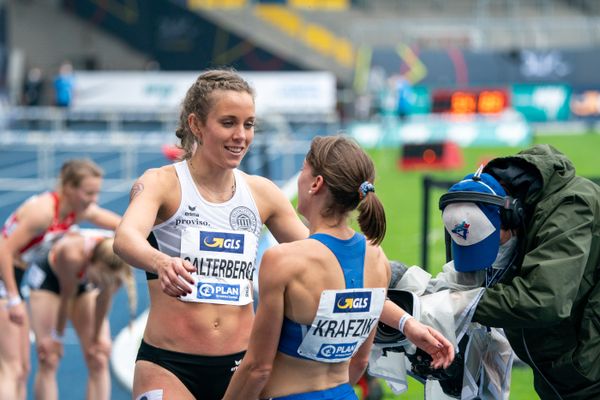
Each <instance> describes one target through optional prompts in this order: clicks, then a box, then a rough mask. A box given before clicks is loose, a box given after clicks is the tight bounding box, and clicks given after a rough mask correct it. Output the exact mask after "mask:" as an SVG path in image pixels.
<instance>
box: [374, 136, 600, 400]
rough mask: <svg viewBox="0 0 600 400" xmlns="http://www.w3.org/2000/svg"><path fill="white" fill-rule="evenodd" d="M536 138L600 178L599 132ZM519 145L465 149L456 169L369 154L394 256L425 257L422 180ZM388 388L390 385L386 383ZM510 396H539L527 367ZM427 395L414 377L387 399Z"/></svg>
mask: <svg viewBox="0 0 600 400" xmlns="http://www.w3.org/2000/svg"><path fill="white" fill-rule="evenodd" d="M534 143H547V144H551V145H552V146H554V147H556V148H557V149H558V150H560V151H561V152H563V153H564V154H566V155H567V156H568V157H569V158H570V159H571V160H572V161H573V163H574V164H575V167H576V169H577V173H578V174H579V175H582V176H588V177H600V162H599V158H600V157H599V156H598V155H597V153H598V150H600V134H585V135H560V136H558V135H552V136H541V137H537V138H536V139H534ZM520 149H521V148H509V147H502V148H465V149H463V158H464V164H463V167H462V168H461V169H458V170H452V171H442V172H439V171H419V172H406V171H402V170H400V169H399V168H398V166H397V165H398V164H397V161H398V156H399V150H398V149H377V150H370V151H369V153H370V155H371V156H372V157H373V160H374V161H375V165H376V169H377V177H376V180H375V188H376V193H377V195H378V196H379V198H380V199H381V200H382V202H383V204H384V206H385V209H386V215H387V221H388V229H387V235H386V238H385V240H384V242H383V248H384V250H385V252H386V254H387V256H388V258H390V259H394V260H400V261H402V262H404V263H405V264H407V265H419V264H420V262H421V255H420V254H421V253H420V252H421V250H420V249H421V239H420V237H421V226H422V223H421V218H422V217H421V212H422V211H421V210H422V203H423V194H422V180H423V176H424V175H425V174H430V175H432V176H434V177H436V178H440V179H449V180H458V179H460V178H462V177H463V176H464V175H466V174H467V173H470V172H474V171H475V170H476V169H477V167H478V166H479V164H481V163H482V162H485V161H486V160H489V159H491V158H494V157H497V156H505V155H511V154H514V153H516V152H518V151H519V150H520ZM442 193H443V191H441V190H440V191H439V193H437V192H434V196H432V197H433V198H432V199H430V210H431V215H430V221H431V223H430V233H429V238H428V246H429V249H430V251H429V252H428V254H429V266H430V272H432V273H433V274H435V273H436V272H438V271H439V270H440V268H441V266H442V265H443V264H444V262H445V254H444V234H443V228H442V223H441V218H440V217H441V216H440V212H439V210H438V209H437V201H438V198H439V195H441V194H442ZM384 386H385V387H386V389H387V385H385V384H384ZM511 388H512V390H511V396H510V398H511V400H535V399H539V397H538V396H537V395H536V394H535V391H534V390H533V379H532V374H531V370H530V369H529V368H528V367H515V368H513V379H512V385H511ZM401 398H404V399H423V386H422V385H421V384H420V383H418V382H416V381H411V382H410V384H409V391H408V392H407V393H403V394H401V395H399V396H395V395H393V394H392V393H391V391H389V390H388V391H387V393H386V397H385V399H401Z"/></svg>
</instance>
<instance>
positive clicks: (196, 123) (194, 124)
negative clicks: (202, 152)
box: [187, 113, 202, 144]
mask: <svg viewBox="0 0 600 400" xmlns="http://www.w3.org/2000/svg"><path fill="white" fill-rule="evenodd" d="M187 122H188V125H189V127H190V130H191V131H192V133H193V134H194V136H195V137H196V141H197V142H198V144H202V123H201V122H200V120H199V119H198V117H197V116H196V114H194V113H190V115H188V118H187Z"/></svg>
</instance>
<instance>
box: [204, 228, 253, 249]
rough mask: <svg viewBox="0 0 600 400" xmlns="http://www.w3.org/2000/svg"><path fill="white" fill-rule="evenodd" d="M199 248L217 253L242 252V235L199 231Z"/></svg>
mask: <svg viewBox="0 0 600 400" xmlns="http://www.w3.org/2000/svg"><path fill="white" fill-rule="evenodd" d="M200 250H204V251H214V252H218V253H238V254H243V253H244V235H243V234H239V233H226V232H204V231H200Z"/></svg>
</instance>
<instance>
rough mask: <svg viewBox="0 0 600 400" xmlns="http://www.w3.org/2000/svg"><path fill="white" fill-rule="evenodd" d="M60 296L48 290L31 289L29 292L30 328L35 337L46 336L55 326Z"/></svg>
mask: <svg viewBox="0 0 600 400" xmlns="http://www.w3.org/2000/svg"><path fill="white" fill-rule="evenodd" d="M59 305H60V297H59V295H58V294H56V293H54V292H50V291H48V290H32V291H31V292H30V294H29V310H30V313H31V328H32V329H33V332H34V333H35V336H36V338H42V337H48V336H50V333H51V332H52V329H53V328H56V316H57V313H58V307H59Z"/></svg>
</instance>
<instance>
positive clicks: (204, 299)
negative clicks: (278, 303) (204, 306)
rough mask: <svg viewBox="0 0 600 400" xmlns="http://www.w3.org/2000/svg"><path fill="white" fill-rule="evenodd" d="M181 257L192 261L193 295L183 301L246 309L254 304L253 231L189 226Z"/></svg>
mask: <svg viewBox="0 0 600 400" xmlns="http://www.w3.org/2000/svg"><path fill="white" fill-rule="evenodd" d="M180 250H181V258H183V259H184V260H187V261H189V262H190V263H191V264H192V265H193V266H194V267H195V268H196V272H195V273H193V274H192V278H193V279H194V285H193V287H192V293H190V294H188V295H186V296H181V297H179V299H180V300H181V301H187V302H195V303H212V304H229V305H238V306H243V305H246V304H249V303H252V282H251V280H252V274H253V272H254V263H255V260H256V251H257V238H256V236H255V235H254V234H253V233H251V232H246V231H230V230H213V229H209V228H196V227H188V228H186V229H185V230H184V231H183V232H182V234H181V249H180Z"/></svg>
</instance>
